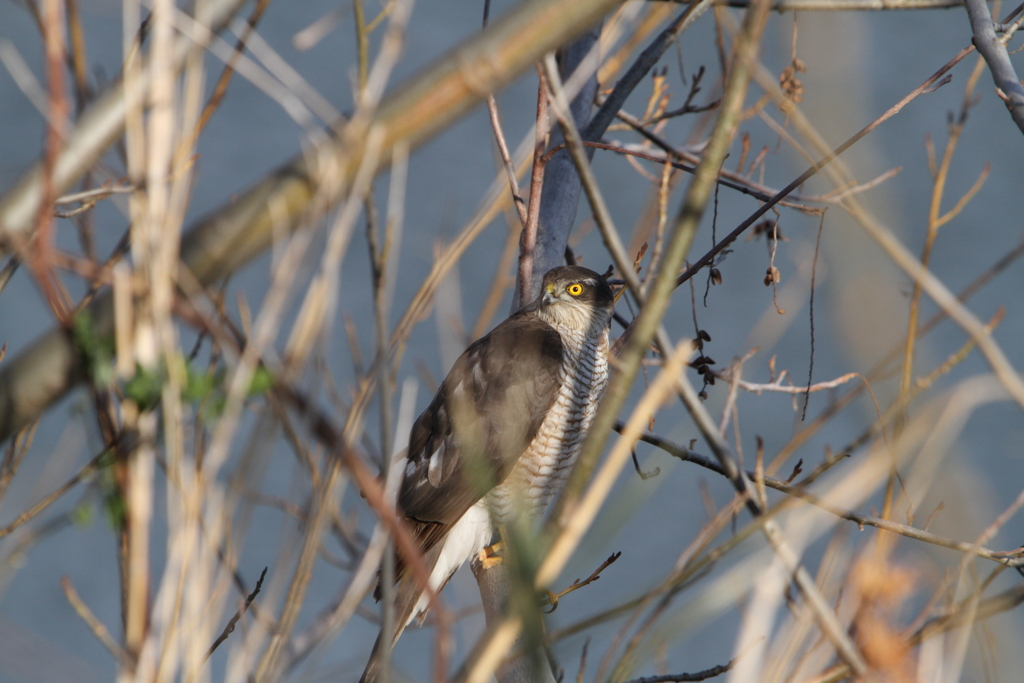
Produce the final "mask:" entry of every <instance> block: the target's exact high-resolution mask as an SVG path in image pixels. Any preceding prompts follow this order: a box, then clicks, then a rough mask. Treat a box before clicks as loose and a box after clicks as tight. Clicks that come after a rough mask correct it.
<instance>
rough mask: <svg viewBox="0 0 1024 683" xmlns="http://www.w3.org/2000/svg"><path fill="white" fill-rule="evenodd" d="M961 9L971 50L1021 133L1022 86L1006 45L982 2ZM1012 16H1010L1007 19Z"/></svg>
mask: <svg viewBox="0 0 1024 683" xmlns="http://www.w3.org/2000/svg"><path fill="white" fill-rule="evenodd" d="M964 7H966V8H967V18H968V19H969V20H970V22H971V32H972V33H974V40H973V41H972V42H973V43H974V47H976V48H978V53H979V54H980V55H981V56H982V57H983V58H984V59H985V63H986V64H988V70H989V71H990V72H992V80H993V81H995V84H996V93H997V94H998V95H999V97H1000V99H1002V100H1003V102H1004V103H1005V104H1006V108H1007V109H1009V110H1010V116H1011V117H1012V118H1013V122H1014V123H1016V124H1017V127H1018V128H1020V130H1021V132H1022V133H1024V85H1022V84H1021V82H1020V77H1019V76H1018V75H1017V72H1016V71H1014V69H1013V63H1012V62H1010V55H1009V54H1008V53H1007V51H1006V43H1005V42H1004V41H1003V40H1002V39H1000V38H999V37H998V36H996V29H995V24H993V23H992V14H991V13H990V12H989V10H988V5H987V4H985V0H964ZM1018 11H1019V9H1018ZM1013 16H1014V15H1012V14H1011V15H1010V18H1011V19H1012V18H1013Z"/></svg>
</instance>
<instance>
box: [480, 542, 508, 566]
mask: <svg viewBox="0 0 1024 683" xmlns="http://www.w3.org/2000/svg"><path fill="white" fill-rule="evenodd" d="M503 545H504V544H503V543H502V542H501V541H498V542H497V543H494V544H492V545H489V546H487V547H486V548H484V549H483V550H481V551H480V565H481V566H482V567H483V568H484V569H489V568H491V567H494V566H496V565H499V564H501V563H502V562H503V561H504V558H503V557H502V555H501V553H502V552H503V551H504V548H503Z"/></svg>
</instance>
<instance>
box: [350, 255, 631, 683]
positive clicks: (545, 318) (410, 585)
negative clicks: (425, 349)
mask: <svg viewBox="0 0 1024 683" xmlns="http://www.w3.org/2000/svg"><path fill="white" fill-rule="evenodd" d="M613 310H614V297H613V295H612V290H611V287H609V286H608V283H607V282H606V281H605V279H604V278H603V277H601V276H600V275H598V274H597V273H595V272H594V271H592V270H589V269H587V268H582V267H579V266H560V267H558V268H554V269H552V270H550V271H548V272H547V274H545V275H544V281H543V283H542V285H541V293H540V295H539V296H538V297H537V299H536V300H535V301H533V302H532V303H530V304H528V305H527V306H524V307H523V308H521V309H520V310H519V311H518V312H517V313H515V314H513V315H512V316H511V317H509V318H508V319H506V320H505V321H504V322H502V323H501V324H499V325H498V326H497V327H495V328H494V329H493V330H491V332H490V333H489V334H487V335H486V336H484V337H482V338H481V339H479V340H477V341H476V342H474V343H473V344H472V345H470V347H469V348H468V349H466V350H465V351H464V352H463V354H462V355H461V356H460V357H459V359H458V360H457V361H455V364H454V365H453V366H452V369H451V371H450V372H449V373H448V376H447V377H446V378H445V380H444V382H442V384H441V387H440V389H438V391H437V394H436V395H435V396H434V399H433V401H431V403H430V405H429V406H428V407H427V409H426V410H424V411H423V413H422V414H421V415H420V416H419V417H418V418H417V419H416V422H415V423H414V424H413V427H412V432H411V433H410V435H409V449H408V459H407V461H406V465H405V473H404V478H403V480H402V485H401V488H400V490H399V494H398V500H397V508H398V513H399V514H400V515H402V516H403V517H404V518H405V519H406V521H407V522H408V523H409V524H410V526H411V527H412V531H413V534H414V537H415V538H416V540H417V541H418V542H419V547H420V550H421V552H422V553H423V559H424V562H425V563H426V565H427V569H428V570H429V571H430V587H431V588H432V589H433V590H435V591H437V590H440V589H441V588H442V587H443V586H444V585H445V583H447V581H448V580H449V579H450V578H451V577H452V575H453V574H454V573H455V570H457V569H458V568H459V567H460V566H462V564H463V563H464V562H466V560H468V559H470V558H471V557H473V556H475V555H476V554H477V553H479V552H480V551H481V550H483V549H484V548H486V547H487V546H488V545H489V544H490V543H491V540H492V538H493V534H494V529H495V527H497V526H500V525H502V524H504V523H506V522H508V521H510V520H511V519H512V518H513V517H514V516H522V515H526V516H528V517H529V518H532V519H537V518H539V517H540V516H541V515H542V514H543V512H544V510H545V509H546V507H547V505H548V503H550V502H551V500H552V499H553V498H554V497H555V496H556V495H557V494H558V492H559V491H560V490H561V488H562V485H563V484H564V483H565V480H566V478H567V477H568V475H569V472H570V471H571V469H572V466H573V465H574V464H575V462H576V458H577V456H578V455H579V452H580V447H581V446H582V444H583V439H584V437H585V436H586V434H587V430H588V429H589V427H590V423H591V421H592V420H593V417H594V414H595V413H596V410H597V403H598V401H599V399H600V398H601V394H602V393H603V391H604V388H605V385H606V384H607V382H608V349H609V345H608V328H609V324H610V322H611V318H612V313H613ZM396 565H397V566H396V568H395V576H396V579H397V586H396V592H395V623H394V633H392V634H390V637H391V639H392V643H394V642H395V641H396V640H398V637H399V636H400V635H401V633H402V631H403V630H404V629H405V627H406V626H407V625H408V624H409V623H410V622H411V621H412V620H413V619H414V618H416V617H417V616H421V615H422V614H423V613H424V612H425V611H426V608H427V596H426V594H425V593H424V592H423V591H421V590H420V589H419V586H418V585H417V584H416V582H415V580H414V579H413V577H412V576H409V575H408V572H406V571H404V567H403V566H402V563H401V561H400V560H399V561H397V562H396ZM380 591H381V587H380V586H379V585H378V587H377V591H376V593H375V594H374V595H375V597H376V598H377V599H378V600H379V599H380ZM385 637H386V636H385V634H384V633H383V631H382V632H381V634H380V635H379V636H378V637H377V642H376V644H375V645H374V648H373V653H372V654H371V655H370V661H369V663H368V664H367V665H366V671H365V672H364V673H363V677H362V679H361V683H370V682H371V681H375V680H376V678H377V675H378V673H379V657H378V653H379V649H380V648H381V647H382V641H383V639H384V638H385Z"/></svg>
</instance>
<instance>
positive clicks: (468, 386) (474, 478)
mask: <svg viewBox="0 0 1024 683" xmlns="http://www.w3.org/2000/svg"><path fill="white" fill-rule="evenodd" d="M562 354H563V345H562V341H561V337H560V336H559V334H558V332H556V331H555V329H554V328H553V327H551V326H550V325H548V324H547V323H546V322H544V321H543V320H540V319H539V318H536V317H534V316H533V315H531V314H530V313H528V312H521V313H518V314H516V315H514V316H512V317H510V318H508V319H507V320H505V321H504V322H503V323H501V324H500V325H498V327H496V328H494V330H492V331H491V333H490V334H488V335H487V336H485V337H483V338H481V339H479V340H478V341H476V342H475V343H474V344H472V345H471V346H470V347H469V348H468V349H466V351H465V352H464V353H463V354H462V355H461V356H460V357H459V359H458V360H457V361H456V362H455V365H454V366H452V369H451V372H449V373H448V377H447V378H446V379H445V381H444V382H443V383H442V385H441V388H440V389H439V390H438V392H437V395H436V396H435V397H434V400H433V401H432V402H431V404H430V406H429V407H428V408H427V409H426V410H425V411H423V414H422V415H420V416H419V418H418V419H417V420H416V423H415V424H414V425H413V428H412V433H411V435H410V437H409V459H408V463H407V465H406V471H405V478H404V480H403V481H402V488H401V490H400V492H399V496H398V506H399V508H400V509H401V511H402V512H403V513H404V514H405V515H406V516H407V517H411V518H412V519H414V520H417V521H419V522H424V523H428V524H439V525H441V526H443V527H447V526H450V525H452V524H454V523H455V522H457V521H458V520H459V518H460V517H462V515H463V514H465V512H466V510H468V509H469V508H470V507H471V506H472V505H473V504H474V503H476V502H477V501H478V500H480V498H482V497H483V496H484V495H485V494H486V493H487V492H488V491H489V490H490V489H492V488H494V486H496V485H498V484H500V483H501V482H502V481H504V480H505V477H507V476H508V474H509V472H510V471H511V470H512V466H513V465H515V463H516V461H517V460H518V459H519V457H520V456H521V455H522V454H523V452H524V451H526V449H527V447H528V446H529V445H530V442H531V441H533V438H534V437H535V436H536V434H537V431H538V429H539V428H540V425H541V422H543V420H544V416H545V415H546V414H547V412H548V410H549V409H550V408H551V406H552V405H553V404H554V401H555V398H556V396H557V394H558V388H559V385H560V381H561V380H560V376H559V374H560V373H559V370H560V368H561V365H562ZM438 532H441V533H440V534H438ZM421 534H422V535H421V538H422V540H424V541H426V543H425V544H424V546H423V549H424V550H426V549H427V548H428V547H429V546H430V545H433V543H434V542H436V541H437V537H439V536H443V530H440V529H439V530H433V531H432V532H431V531H428V530H423V531H421Z"/></svg>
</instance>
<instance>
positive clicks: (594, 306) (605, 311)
mask: <svg viewBox="0 0 1024 683" xmlns="http://www.w3.org/2000/svg"><path fill="white" fill-rule="evenodd" d="M536 305H537V310H538V312H539V313H540V314H541V315H542V316H543V317H545V318H548V319H550V320H551V321H552V322H559V323H561V324H564V325H571V326H573V327H577V328H583V329H586V328H588V327H590V326H592V325H595V324H596V325H598V326H606V325H608V322H609V321H610V320H611V316H612V312H613V311H614V309H615V297H614V295H613V294H612V288H611V287H610V286H608V282H607V281H606V280H605V279H604V278H603V277H601V276H600V275H598V274H597V273H595V272H594V271H592V270H590V269H589V268H583V267H581V266H558V267H557V268H552V269H551V270H549V271H548V272H547V273H546V274H545V275H544V281H543V283H541V293H540V296H539V297H538V299H537V304H536Z"/></svg>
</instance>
